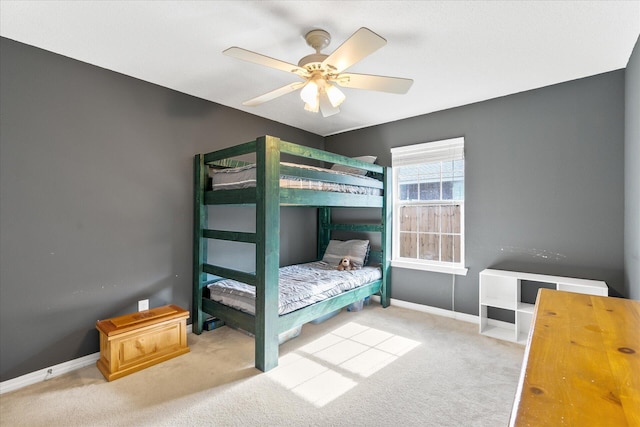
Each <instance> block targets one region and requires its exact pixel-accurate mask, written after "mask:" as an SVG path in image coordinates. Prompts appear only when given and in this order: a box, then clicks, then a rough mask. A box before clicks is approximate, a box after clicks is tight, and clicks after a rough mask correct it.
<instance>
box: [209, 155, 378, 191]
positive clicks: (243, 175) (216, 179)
mask: <svg viewBox="0 0 640 427" xmlns="http://www.w3.org/2000/svg"><path fill="white" fill-rule="evenodd" d="M282 164H283V165H287V166H294V167H299V168H306V169H313V170H318V171H323V172H331V173H334V174H339V175H349V176H356V177H358V178H365V177H364V176H361V175H353V174H350V173H347V172H340V171H335V170H330V169H323V168H318V167H315V166H309V165H299V164H294V163H285V162H283V163H282ZM209 175H210V176H211V180H212V189H213V190H234V189H239V188H249V187H255V186H256V166H255V164H251V165H247V166H241V167H237V168H229V169H210V173H209ZM365 179H370V180H371V182H372V183H374V182H377V181H376V180H375V179H373V178H365ZM280 187H281V188H297V189H306V190H318V191H334V192H338V193H351V194H366V195H375V196H379V195H381V194H382V190H381V189H379V188H373V187H364V186H359V185H347V184H339V183H335V182H325V181H313V180H308V179H305V178H300V177H296V176H288V175H282V176H281V177H280Z"/></svg>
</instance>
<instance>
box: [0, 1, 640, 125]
mask: <svg viewBox="0 0 640 427" xmlns="http://www.w3.org/2000/svg"><path fill="white" fill-rule="evenodd" d="M360 27H368V28H370V29H371V30H373V31H374V32H376V33H378V34H380V35H381V36H382V37H384V38H386V39H387V42H388V43H387V45H386V46H384V47H383V48H382V49H380V50H378V51H376V52H374V53H373V54H372V55H370V56H369V57H367V58H365V59H364V60H362V61H361V62H359V63H357V64H355V65H354V66H353V67H351V68H349V70H348V71H351V72H356V73H367V74H378V75H387V76H397V77H406V78H411V79H413V80H414V84H413V86H412V87H411V89H410V90H409V93H407V94H406V95H393V94H387V93H382V92H369V91H363V90H358V89H343V91H344V92H345V93H346V95H347V100H346V101H345V102H344V103H343V104H342V106H341V107H340V109H341V112H340V114H337V115H335V116H332V117H327V118H324V117H322V115H321V114H316V113H310V112H307V111H304V110H303V102H302V100H301V99H300V97H299V93H298V92H294V93H291V94H288V95H285V96H283V97H281V98H278V99H276V100H274V101H270V102H268V103H266V104H263V105H261V106H258V107H244V106H242V101H245V100H248V99H250V98H253V97H255V96H258V95H261V94H263V93H266V92H269V91H271V90H273V89H276V88H278V87H281V86H283V85H285V84H287V83H290V82H295V81H299V79H298V78H297V77H296V76H295V75H293V74H289V73H286V72H283V71H277V70H272V69H269V68H266V67H262V66H260V65H255V64H252V63H249V62H244V61H240V60H237V59H234V58H230V57H227V56H224V55H222V53H221V52H222V51H223V50H224V49H226V48H228V47H230V46H239V47H243V48H245V49H249V50H253V51H255V52H258V53H261V54H264V55H267V56H270V57H273V58H277V59H280V60H283V61H286V62H291V63H295V64H297V63H298V60H299V59H300V58H301V57H303V56H305V55H307V54H310V53H313V50H312V49H311V48H310V47H309V46H308V45H307V44H306V43H305V41H304V38H303V36H304V34H305V33H306V32H307V31H309V30H311V29H314V28H322V29H325V30H327V31H328V32H329V33H331V36H332V39H333V40H332V42H331V44H330V45H329V47H328V48H326V49H325V50H324V51H323V52H324V53H331V52H332V51H333V50H334V49H336V48H337V47H338V46H339V45H340V44H341V43H342V42H343V41H344V40H346V39H347V38H348V37H349V36H350V35H351V34H352V33H353V32H355V31H356V30H357V29H358V28H360ZM0 34H1V35H2V36H3V37H7V38H9V39H13V40H17V41H20V42H23V43H26V44H29V45H33V46H37V47H40V48H43V49H46V50H49V51H52V52H56V53H59V54H62V55H65V56H68V57H70V58H74V59H78V60H80V61H84V62H87V63H90V64H94V65H97V66H100V67H103V68H106V69H109V70H113V71H116V72H119V73H123V74H126V75H129V76H133V77H136V78H138V79H141V80H145V81H149V82H152V83H155V84H158V85H161V86H165V87H168V88H171V89H175V90H177V91H180V92H184V93H187V94H190V95H194V96H197V97H200V98H204V99H207V100H210V101H213V102H217V103H219V104H223V105H226V106H229V107H232V108H236V109H239V110H244V111H247V112H250V113H252V114H255V115H258V116H262V117H265V118H268V119H271V120H275V121H277V122H281V123H285V124H288V125H291V126H295V127H297V128H300V129H304V130H307V131H310V132H313V133H315V134H318V135H322V136H327V135H332V134H336V133H340V132H344V131H347V130H351V129H358V128H362V127H367V126H371V125H375V124H380V123H386V122H390V121H394V120H398V119H402V118H406V117H413V116H417V115H421V114H426V113H430V112H433V111H438V110H443V109H447V108H452V107H456V106H460V105H465V104H469V103H473V102H477V101H482V100H486V99H490V98H495V97H499V96H503V95H508V94H512V93H517V92H522V91H525V90H529V89H534V88H538V87H543V86H548V85H551V84H555V83H559V82H564V81H568V80H573V79H577V78H581V77H585V76H590V75H594V74H599V73H603V72H607V71H611V70H616V69H620V68H624V67H625V66H626V65H627V62H628V60H629V56H630V55H631V52H632V50H633V47H634V44H635V43H636V40H637V39H638V35H639V34H640V0H632V1H604V0H603V1H156V2H153V1H53V0H46V1H6V0H2V1H1V2H0Z"/></svg>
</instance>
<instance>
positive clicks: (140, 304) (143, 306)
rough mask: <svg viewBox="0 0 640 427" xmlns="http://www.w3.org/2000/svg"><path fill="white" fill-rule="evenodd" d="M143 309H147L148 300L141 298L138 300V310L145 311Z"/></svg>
mask: <svg viewBox="0 0 640 427" xmlns="http://www.w3.org/2000/svg"><path fill="white" fill-rule="evenodd" d="M145 310H149V300H148V299H141V300H140V301H138V311H145Z"/></svg>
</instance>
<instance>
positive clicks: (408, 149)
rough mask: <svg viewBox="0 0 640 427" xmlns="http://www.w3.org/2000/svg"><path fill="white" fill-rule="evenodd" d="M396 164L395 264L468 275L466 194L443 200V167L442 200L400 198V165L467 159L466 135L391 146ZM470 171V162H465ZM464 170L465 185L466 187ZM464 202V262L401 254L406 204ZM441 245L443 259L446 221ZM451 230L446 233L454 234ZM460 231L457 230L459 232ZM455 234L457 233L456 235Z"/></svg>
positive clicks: (461, 217)
mask: <svg viewBox="0 0 640 427" xmlns="http://www.w3.org/2000/svg"><path fill="white" fill-rule="evenodd" d="M391 158H392V166H393V175H392V176H393V177H392V182H393V184H392V185H393V206H392V211H393V231H392V235H393V236H392V251H391V253H392V257H391V266H393V267H401V268H408V269H414V270H424V271H433V272H438V273H448V274H456V275H462V276H465V275H466V274H467V271H468V269H467V268H466V267H465V227H464V224H465V197H464V191H463V198H462V199H461V200H459V199H451V200H447V199H444V200H443V199H442V175H443V173H442V167H441V169H440V181H439V182H440V192H441V193H440V199H439V200H415V201H407V200H400V182H399V179H398V167H402V166H411V165H419V164H423V163H434V162H442V161H450V160H454V159H464V137H459V138H452V139H446V140H440V141H433V142H426V143H421V144H414V145H409V146H404V147H395V148H392V149H391ZM465 170H466V165H465ZM464 187H465V186H464V173H463V188H464ZM458 204H459V205H460V233H459V235H460V261H459V262H449V261H434V260H422V259H418V258H407V257H400V256H399V253H400V233H401V232H400V219H401V215H400V210H401V209H402V208H403V207H404V206H417V207H421V206H440V207H442V206H456V205H458ZM418 233H419V232H418ZM437 234H438V236H439V242H440V247H439V248H438V256H439V258H442V236H443V232H442V222H441V223H440V230H439V231H438V233H437ZM450 234H451V233H444V235H450ZM455 234H457V233H455ZM455 234H454V235H455Z"/></svg>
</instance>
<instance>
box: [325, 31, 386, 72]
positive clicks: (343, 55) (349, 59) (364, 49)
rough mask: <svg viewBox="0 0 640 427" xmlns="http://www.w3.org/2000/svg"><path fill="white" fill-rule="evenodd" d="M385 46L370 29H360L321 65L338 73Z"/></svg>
mask: <svg viewBox="0 0 640 427" xmlns="http://www.w3.org/2000/svg"><path fill="white" fill-rule="evenodd" d="M385 44H387V41H386V40H385V39H383V38H382V37H380V36H379V35H377V34H376V33H374V32H373V31H371V30H370V29H368V28H365V27H362V28H360V29H359V30H358V31H356V32H355V33H353V35H352V36H351V37H349V38H348V39H347V40H346V41H345V42H344V43H342V44H341V45H340V46H339V47H338V48H337V49H336V50H334V51H333V53H332V54H331V55H329V56H328V57H327V58H326V59H325V60H324V61H322V65H323V66H329V67H331V68H333V69H335V70H336V71H335V72H336V73H339V72H341V71H343V70H346V69H347V68H349V67H350V66H352V65H353V64H355V63H356V62H358V61H360V60H361V59H363V58H364V57H365V56H368V55H370V54H372V53H373V52H375V51H376V50H378V49H380V48H381V47H382V46H384V45H385Z"/></svg>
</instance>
